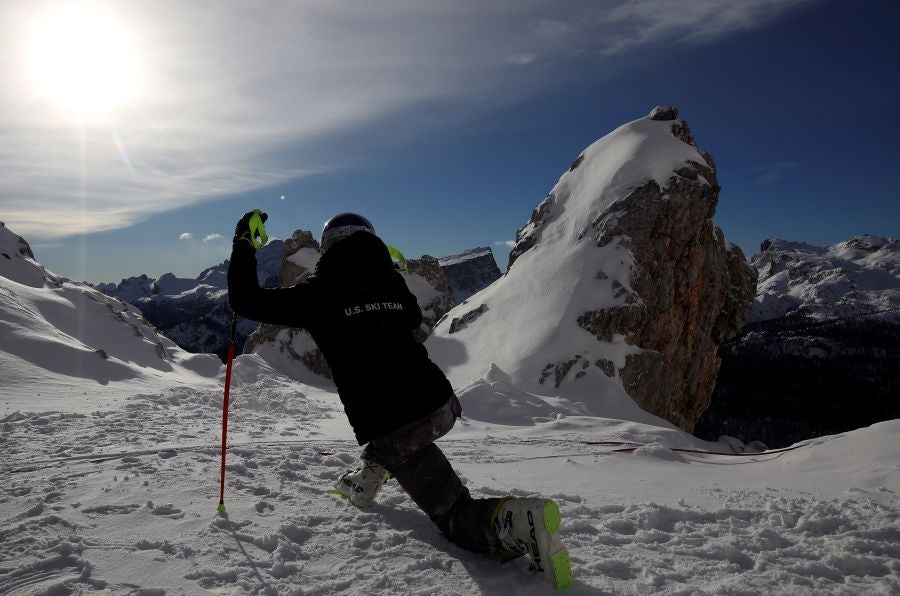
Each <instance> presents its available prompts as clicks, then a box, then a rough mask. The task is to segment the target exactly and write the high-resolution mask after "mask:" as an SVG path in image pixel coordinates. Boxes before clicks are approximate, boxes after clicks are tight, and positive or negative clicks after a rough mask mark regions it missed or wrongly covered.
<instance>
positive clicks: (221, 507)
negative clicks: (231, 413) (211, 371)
mask: <svg viewBox="0 0 900 596" xmlns="http://www.w3.org/2000/svg"><path fill="white" fill-rule="evenodd" d="M236 333H237V313H232V314H231V341H230V342H229V343H228V363H227V364H226V365H225V398H224V400H223V401H222V473H221V478H220V480H219V506H218V507H217V508H216V511H218V512H219V513H225V443H226V441H227V439H228V391H229V389H230V388H231V361H232V360H233V359H234V338H235V334H236Z"/></svg>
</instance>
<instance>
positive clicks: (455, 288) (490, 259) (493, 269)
mask: <svg viewBox="0 0 900 596" xmlns="http://www.w3.org/2000/svg"><path fill="white" fill-rule="evenodd" d="M438 264H439V265H440V267H441V271H443V273H444V276H445V277H446V278H447V282H448V283H449V284H450V290H451V291H452V292H453V299H454V300H455V301H456V303H457V304H460V303H462V302H463V301H465V300H467V299H468V298H469V297H471V296H472V295H473V294H477V293H478V292H480V291H481V290H483V289H484V288H486V287H488V286H489V285H491V284H492V283H494V282H495V281H496V280H498V279H500V277H501V275H502V273H500V268H499V267H497V261H495V260H494V253H493V251H491V249H490V248H489V247H478V248H472V249H469V250H467V251H465V252H462V253H459V254H455V255H447V256H445V257H440V258H439V259H438Z"/></svg>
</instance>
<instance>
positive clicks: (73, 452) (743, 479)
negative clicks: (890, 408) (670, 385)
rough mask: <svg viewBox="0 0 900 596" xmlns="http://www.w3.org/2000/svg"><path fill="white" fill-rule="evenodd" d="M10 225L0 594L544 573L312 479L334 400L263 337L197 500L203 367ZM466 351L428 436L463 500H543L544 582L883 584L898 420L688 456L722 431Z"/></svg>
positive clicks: (889, 569) (403, 584) (895, 514)
mask: <svg viewBox="0 0 900 596" xmlns="http://www.w3.org/2000/svg"><path fill="white" fill-rule="evenodd" d="M14 240H15V239H14V238H13V237H12V235H11V234H10V233H8V231H7V230H5V229H2V228H0V252H3V253H5V254H9V255H10V257H13V258H11V259H4V258H2V257H0V290H2V292H3V300H2V301H0V329H2V335H0V365H2V371H3V376H2V378H0V402H2V409H0V448H2V451H3V454H4V455H3V465H2V469H0V592H2V593H9V594H80V593H89V592H98V593H107V594H135V595H143V596H155V595H165V594H305V595H322V596H325V595H332V594H367V595H380V594H385V595H387V594H431V595H436V596H449V595H451V594H517V595H518V594H524V595H537V594H546V593H550V592H551V590H550V589H549V587H548V586H546V585H544V584H542V583H541V582H540V581H539V580H538V579H536V578H534V577H532V576H531V575H529V573H528V572H527V562H526V561H525V560H523V559H518V560H516V561H514V562H512V563H510V564H507V565H498V564H497V563H496V562H495V561H492V560H489V559H487V558H484V557H481V556H478V555H475V554H472V553H468V552H466V551H464V550H462V549H460V548H458V547H456V546H454V545H453V544H451V543H450V542H448V541H447V540H445V539H444V538H443V537H442V536H441V535H440V533H439V532H438V531H437V530H436V529H435V528H434V527H433V526H432V524H431V523H430V522H429V521H428V519H427V518H426V517H425V515H424V514H422V513H421V512H420V511H419V510H418V509H417V508H416V506H415V505H414V504H413V503H412V502H411V501H410V500H409V499H408V498H407V496H406V495H405V494H404V492H403V491H402V490H401V489H400V487H399V486H398V485H397V484H396V482H393V481H391V482H389V483H388V484H387V485H386V487H385V489H384V490H383V492H382V494H381V495H379V499H378V504H376V505H375V506H373V507H372V508H370V509H367V510H358V509H355V508H353V507H352V506H350V505H348V504H347V502H346V501H343V500H340V499H338V498H336V497H335V496H334V495H332V494H330V489H331V487H332V485H333V483H334V481H335V480H336V479H337V477H338V476H339V475H340V474H341V473H343V472H344V471H345V470H347V469H350V468H353V467H355V466H356V463H357V461H358V455H359V451H360V449H359V447H358V445H357V444H356V442H355V441H354V440H353V435H352V431H351V429H350V428H349V426H348V425H347V422H346V419H345V417H344V415H343V412H342V408H341V404H340V401H339V399H338V397H337V395H336V394H335V393H334V391H333V389H332V388H330V387H329V386H328V384H318V385H315V384H305V383H304V382H301V381H298V380H296V379H292V378H289V377H288V376H285V375H284V374H282V373H281V372H279V370H278V369H279V368H280V366H279V363H278V362H277V361H274V360H273V361H267V360H266V359H264V358H263V356H267V355H265V354H253V355H242V356H240V357H238V358H237V359H236V361H235V364H234V370H233V379H232V393H231V398H232V404H231V409H230V416H229V450H228V459H227V476H226V478H227V484H226V493H225V502H226V505H227V509H228V513H227V515H219V514H217V513H216V511H215V508H216V505H217V502H218V488H219V462H220V460H219V453H220V452H219V444H220V443H219V442H220V436H221V401H222V385H223V375H224V367H221V366H220V365H219V364H218V362H217V361H215V358H214V357H213V356H202V355H201V356H196V355H189V354H186V353H184V352H183V351H181V350H179V349H178V348H176V347H174V345H172V344H171V342H168V340H166V339H165V338H162V337H160V336H158V335H155V334H154V332H153V330H152V329H151V328H149V327H148V326H146V325H145V324H143V323H142V321H141V320H140V319H139V318H138V315H137V313H136V311H134V310H133V309H131V308H130V307H128V306H127V305H125V304H123V303H121V302H119V301H117V300H115V299H112V298H109V297H107V296H104V295H102V294H100V293H99V292H97V291H96V290H94V289H93V288H90V287H89V286H86V285H83V284H75V283H73V282H70V281H67V280H63V278H59V277H58V276H55V275H54V274H52V273H50V272H46V271H44V270H43V269H42V268H41V267H40V265H39V264H38V263H36V262H35V261H33V260H32V259H28V258H25V257H22V256H16V255H18V253H17V252H15V251H13V250H12V249H13V248H15V242H14ZM157 342H158V343H157ZM157 345H162V346H163V348H164V353H165V354H166V355H167V357H166V358H162V357H159V356H157V353H156V346H157ZM98 348H102V349H103V350H104V351H105V352H106V353H107V358H105V359H104V358H101V357H99V356H97V355H95V353H94V351H93V350H94V349H98ZM269 356H271V355H269ZM63 362H68V363H69V364H71V365H72V366H71V367H70V368H66V367H64V366H63V365H62V364H60V363H63ZM281 364H282V365H284V366H287V363H281ZM485 370H486V372H485V373H484V374H483V375H481V376H480V377H479V378H478V379H476V380H475V381H474V382H473V383H471V384H470V385H469V386H468V387H466V388H463V390H462V391H461V392H460V394H461V395H460V398H461V401H462V403H463V406H464V409H465V411H464V415H465V418H464V419H462V420H460V422H459V423H458V425H457V427H456V428H455V429H454V430H453V431H452V432H451V433H450V434H449V435H448V436H447V437H445V438H443V439H441V440H440V441H439V445H440V446H441V447H442V449H443V450H444V451H445V452H446V453H447V456H448V458H449V460H450V461H451V462H452V464H453V465H454V467H455V468H456V469H457V470H458V471H459V473H460V475H461V477H462V478H463V479H464V481H465V482H466V484H467V485H468V487H469V489H470V490H471V491H472V493H473V494H474V495H475V496H502V495H507V494H512V495H519V496H525V495H538V494H540V495H545V496H548V497H551V498H553V499H555V500H556V501H557V503H558V504H559V506H560V508H561V511H562V515H563V525H562V530H561V537H562V539H563V541H564V542H565V543H566V544H567V546H568V548H569V550H570V553H571V559H572V564H573V569H574V573H575V583H574V585H573V586H572V587H571V588H570V589H569V590H568V593H571V594H645V593H655V594H751V593H752V594H760V593H773V594H811V593H815V594H849V593H872V594H896V593H898V592H900V547H898V545H900V502H898V501H900V499H898V495H900V474H898V468H900V464H898V463H897V462H898V461H900V443H898V442H897V441H896V437H897V435H898V433H900V421H896V420H895V421H890V422H883V423H880V424H877V425H874V426H871V427H869V428H865V429H860V430H857V431H854V432H850V433H845V434H842V435H838V436H830V437H823V438H819V439H816V440H814V441H811V442H809V443H808V444H803V445H799V446H798V447H797V448H796V449H794V450H791V451H782V452H774V453H760V454H746V453H745V454H743V456H741V457H736V456H735V457H731V456H725V455H710V454H703V453H689V452H684V451H677V450H678V449H685V448H687V449H699V450H705V451H707V452H730V451H731V448H730V447H729V443H726V442H722V443H715V444H714V443H707V442H704V441H700V440H698V439H696V438H694V437H691V436H690V435H687V434H686V433H683V432H682V431H680V430H678V429H676V428H674V427H672V426H671V425H668V424H667V423H664V422H663V421H661V420H659V419H657V418H655V417H652V416H650V415H649V414H642V413H641V412H640V411H639V410H637V409H636V406H634V404H633V402H631V401H630V400H628V401H624V400H622V401H619V402H616V401H614V400H612V399H611V398H610V399H607V400H605V401H603V403H602V404H601V405H602V408H600V409H602V410H603V413H604V414H603V415H601V414H599V413H598V411H597V408H598V404H597V403H593V402H590V401H581V402H579V401H577V400H572V399H568V398H564V397H560V396H558V395H546V394H545V393H541V392H528V391H524V390H522V389H521V388H516V387H514V386H513V384H512V379H511V377H510V376H509V375H508V374H507V373H506V372H504V370H503V369H502V368H501V367H500V366H499V365H497V364H494V365H490V364H486V365H485ZM598 374H599V373H598ZM119 377H121V378H119ZM598 441H606V442H611V443H612V444H602V445H597V444H594V445H589V444H586V443H587V442H598ZM732 443H733V441H732ZM623 449H627V450H625V451H623Z"/></svg>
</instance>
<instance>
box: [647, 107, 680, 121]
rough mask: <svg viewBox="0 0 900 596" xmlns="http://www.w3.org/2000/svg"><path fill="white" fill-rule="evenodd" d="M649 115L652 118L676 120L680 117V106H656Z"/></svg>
mask: <svg viewBox="0 0 900 596" xmlns="http://www.w3.org/2000/svg"><path fill="white" fill-rule="evenodd" d="M647 117H648V118H650V119H651V120H662V121H665V120H676V119H678V108H676V107H674V106H656V107H655V108H653V109H652V110H650V113H649V114H647Z"/></svg>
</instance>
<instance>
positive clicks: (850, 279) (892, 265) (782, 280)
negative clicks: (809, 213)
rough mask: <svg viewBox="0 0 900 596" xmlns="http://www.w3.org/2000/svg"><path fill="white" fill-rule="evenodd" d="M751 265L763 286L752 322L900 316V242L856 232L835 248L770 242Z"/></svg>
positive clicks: (779, 241) (777, 241)
mask: <svg viewBox="0 0 900 596" xmlns="http://www.w3.org/2000/svg"><path fill="white" fill-rule="evenodd" d="M763 248H764V250H763V251H762V252H760V253H758V254H755V255H753V257H752V259H751V263H752V265H753V266H754V267H756V269H757V270H758V271H759V284H758V286H757V293H756V298H755V301H754V304H753V310H752V312H751V314H750V318H749V321H750V322H754V323H755V322H760V321H766V320H770V319H776V318H779V317H784V316H787V315H791V314H804V315H807V316H810V317H812V318H815V319H831V318H847V317H858V316H877V317H881V318H884V319H890V320H898V319H900V241H897V240H896V239H892V238H881V237H878V236H867V235H862V236H856V237H854V238H851V239H850V240H846V241H844V242H838V243H837V244H833V245H831V246H826V247H821V246H812V245H809V244H806V243H803V242H787V241H784V240H767V241H765V242H764V243H763Z"/></svg>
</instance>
